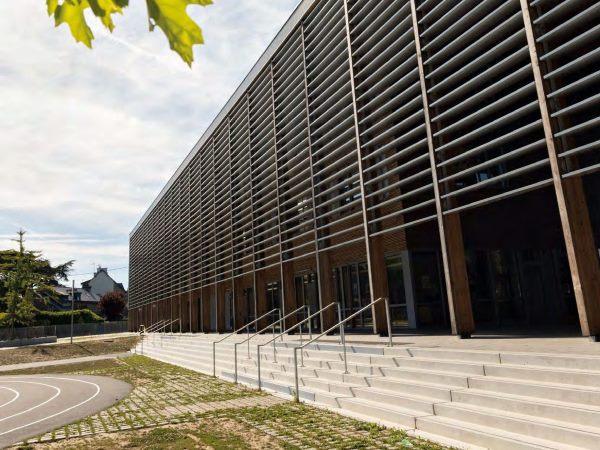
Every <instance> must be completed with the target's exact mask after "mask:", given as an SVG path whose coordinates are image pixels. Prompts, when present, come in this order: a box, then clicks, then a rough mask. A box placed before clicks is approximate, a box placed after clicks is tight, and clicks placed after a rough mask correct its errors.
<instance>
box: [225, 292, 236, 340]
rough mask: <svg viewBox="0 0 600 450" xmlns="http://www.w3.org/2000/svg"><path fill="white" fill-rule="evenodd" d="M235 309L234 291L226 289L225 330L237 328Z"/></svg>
mask: <svg viewBox="0 0 600 450" xmlns="http://www.w3.org/2000/svg"><path fill="white" fill-rule="evenodd" d="M234 319H235V309H234V304H233V292H232V291H230V290H227V291H225V330H226V331H233V329H234V328H235V323H234Z"/></svg>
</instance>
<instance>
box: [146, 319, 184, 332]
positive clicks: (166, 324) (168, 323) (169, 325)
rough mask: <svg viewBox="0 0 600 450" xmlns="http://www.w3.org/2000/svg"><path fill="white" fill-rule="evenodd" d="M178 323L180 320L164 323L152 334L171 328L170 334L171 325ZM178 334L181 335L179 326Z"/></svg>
mask: <svg viewBox="0 0 600 450" xmlns="http://www.w3.org/2000/svg"><path fill="white" fill-rule="evenodd" d="M177 322H180V319H179V318H177V319H173V320H171V321H168V320H167V321H166V323H164V324H162V325H161V326H160V327H158V328H156V329H155V330H154V331H153V333H160V332H161V331H162V330H164V329H166V328H167V327H171V333H172V332H173V324H174V323H177ZM179 333H181V326H179Z"/></svg>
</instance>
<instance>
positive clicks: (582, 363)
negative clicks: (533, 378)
mask: <svg viewBox="0 0 600 450" xmlns="http://www.w3.org/2000/svg"><path fill="white" fill-rule="evenodd" d="M500 359H501V362H502V364H520V365H527V366H537V367H552V368H564V369H579V370H591V371H597V372H600V357H598V356H585V355H581V356H574V355H560V354H559V355H557V354H531V353H504V352H502V353H501V354H500Z"/></svg>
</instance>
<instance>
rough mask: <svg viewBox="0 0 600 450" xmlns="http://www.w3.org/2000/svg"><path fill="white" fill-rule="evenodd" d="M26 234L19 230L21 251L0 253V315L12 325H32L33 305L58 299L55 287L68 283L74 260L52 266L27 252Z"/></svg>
mask: <svg viewBox="0 0 600 450" xmlns="http://www.w3.org/2000/svg"><path fill="white" fill-rule="evenodd" d="M24 236H25V232H24V231H19V232H18V238H17V239H16V241H17V242H18V244H19V250H2V251H0V312H5V313H6V317H5V318H4V322H5V323H6V324H8V325H9V326H17V325H29V324H31V322H32V321H33V320H34V318H35V312H36V309H35V307H34V302H36V301H37V302H41V303H45V302H46V301H47V300H48V299H50V298H55V297H56V292H55V291H54V289H53V287H54V286H57V285H58V283H59V281H60V280H66V279H67V276H68V273H69V270H70V269H71V266H72V265H73V261H68V262H66V263H65V264H61V265H58V266H52V265H51V264H50V262H49V261H48V260H47V259H45V258H43V257H42V255H41V254H40V253H39V252H34V251H30V250H26V249H25V239H24Z"/></svg>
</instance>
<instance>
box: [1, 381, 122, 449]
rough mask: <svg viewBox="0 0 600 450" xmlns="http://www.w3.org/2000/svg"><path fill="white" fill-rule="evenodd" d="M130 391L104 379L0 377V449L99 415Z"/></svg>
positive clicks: (117, 382)
mask: <svg viewBox="0 0 600 450" xmlns="http://www.w3.org/2000/svg"><path fill="white" fill-rule="evenodd" d="M130 391H131V386H130V385H129V384H127V383H125V382H123V381H119V380H115V379H113V378H108V377H96V376H85V375H77V376H75V375H54V374H52V375H50V374H48V375H22V376H3V377H0V448H4V447H7V446H9V445H12V444H15V443H18V442H22V441H24V440H26V439H29V438H31V437H34V436H37V435H39V434H42V433H46V432H48V431H51V430H53V429H55V428H57V427H60V426H62V425H67V424H69V423H71V422H74V421H77V420H79V419H83V418H85V417H87V416H89V415H92V414H95V413H97V412H99V411H102V410H104V409H106V408H108V407H109V406H111V405H113V404H114V403H116V402H117V401H119V400H121V399H122V398H123V397H125V396H126V395H127V394H129V392H130Z"/></svg>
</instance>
